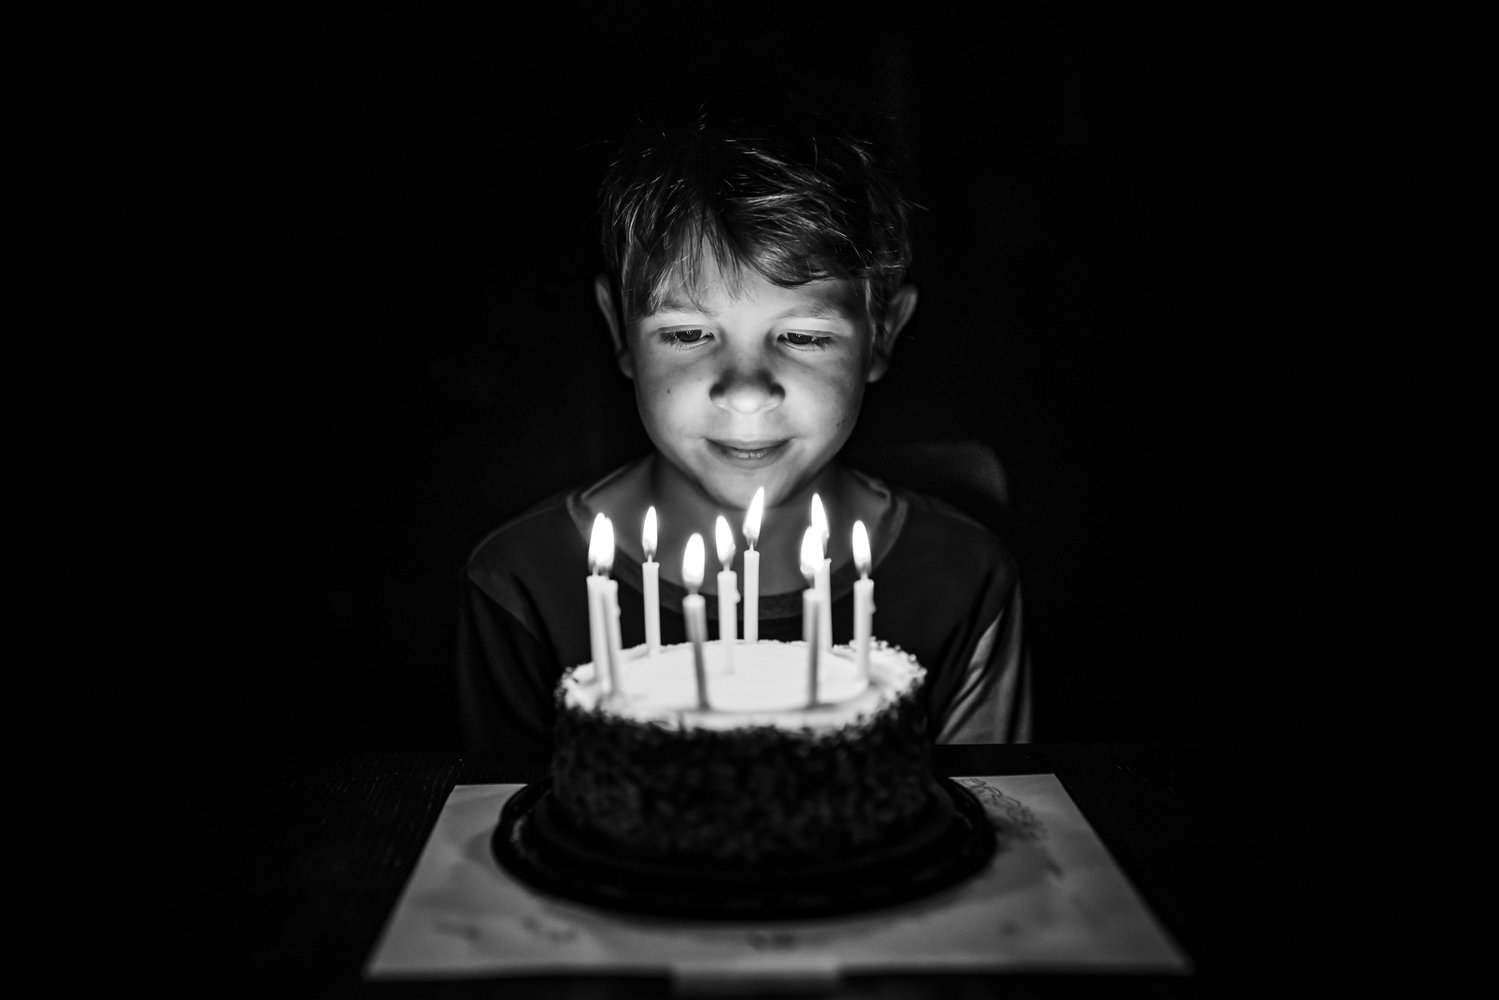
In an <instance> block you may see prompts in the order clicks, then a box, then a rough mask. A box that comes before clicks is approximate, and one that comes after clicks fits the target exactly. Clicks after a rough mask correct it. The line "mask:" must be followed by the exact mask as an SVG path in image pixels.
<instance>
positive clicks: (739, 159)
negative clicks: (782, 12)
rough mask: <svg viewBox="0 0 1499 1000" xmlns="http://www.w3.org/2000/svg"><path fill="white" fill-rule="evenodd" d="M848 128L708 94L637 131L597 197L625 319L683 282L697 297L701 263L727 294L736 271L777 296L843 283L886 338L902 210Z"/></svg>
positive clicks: (866, 146) (789, 96) (827, 114)
mask: <svg viewBox="0 0 1499 1000" xmlns="http://www.w3.org/2000/svg"><path fill="white" fill-rule="evenodd" d="M848 120H849V119H847V118H846V117H843V116H842V115H841V114H840V113H839V112H835V111H834V110H833V109H832V108H831V107H830V106H826V105H823V106H819V105H815V104H814V103H813V102H811V101H809V100H806V99H804V97H803V96H802V95H799V94H794V93H775V94H763V93H762V94H760V95H757V96H756V98H755V99H754V100H753V101H752V102H744V101H742V100H739V99H736V98H735V97H734V96H732V95H730V96H727V97H720V98H712V97H710V98H706V99H703V100H701V101H700V102H698V103H696V104H694V105H693V106H692V107H691V108H689V109H688V110H687V113H686V114H685V115H680V114H679V115H677V116H676V117H675V118H674V119H673V118H672V117H667V118H665V119H664V120H663V119H653V120H652V121H651V122H649V123H647V124H645V125H644V126H643V127H640V128H638V129H637V131H636V134H635V135H634V136H633V137H631V138H630V139H628V140H627V141H626V142H625V143H624V144H623V146H622V147H621V149H620V151H619V153H618V155H617V156H616V157H615V159H614V161H613V163H612V164H611V166H610V168H609V170H608V172H607V175H606V177H605V179H604V182H603V185H602V187H601V189H600V198H599V201H600V215H601V218H602V223H603V245H604V257H605V261H606V263H607V264H608V267H609V271H610V273H611V275H612V277H613V278H614V280H615V281H616V282H617V285H618V287H617V290H618V293H619V301H620V307H621V309H622V311H623V317H622V318H623V319H625V320H629V319H631V318H634V317H639V316H642V315H648V314H649V313H651V312H654V311H655V310H656V309H657V308H659V307H660V304H661V302H662V300H663V298H664V297H665V296H666V295H667V294H668V293H669V292H670V291H671V290H672V289H673V287H674V286H675V285H677V284H678V283H679V282H680V284H681V287H682V288H683V289H684V290H685V291H686V293H687V294H688V295H690V296H695V295H696V294H697V291H698V288H699V287H700V285H699V283H700V281H701V280H702V278H703V276H704V275H703V272H702V270H701V269H702V268H703V267H705V266H706V265H707V263H708V260H709V258H711V262H712V264H713V265H715V266H716V267H717V269H718V272H719V273H720V274H722V275H723V276H724V279H725V280H726V281H728V282H729V283H730V287H731V288H732V287H733V284H734V282H735V281H736V279H737V278H738V277H739V276H740V275H742V274H743V273H744V270H743V269H744V268H745V267H749V268H753V269H754V270H755V271H757V272H759V273H760V274H761V275H762V276H764V278H765V279H766V280H767V281H770V282H772V283H774V284H776V285H780V286H782V287H794V286H798V285H803V284H806V283H808V282H811V281H817V280H819V279H824V278H841V279H849V280H852V281H854V282H856V283H857V284H859V285H861V286H862V288H863V292H864V300H865V306H866V308H867V309H868V310H869V314H870V316H871V317H872V318H873V320H874V322H875V324H876V329H877V330H882V329H883V325H884V316H885V307H886V305H887V304H888V303H889V301H890V297H891V295H893V294H894V292H895V291H896V289H898V288H899V287H900V285H901V283H902V281H903V280H904V278H905V275H906V272H907V270H908V269H909V267H910V264H911V245H910V242H911V241H910V232H909V223H908V208H907V203H906V201H905V200H904V199H903V198H902V196H901V194H900V191H899V189H898V188H897V186H896V184H895V180H894V178H893V176H892V174H891V173H890V171H889V170H888V169H887V168H886V167H885V166H884V165H883V164H882V163H880V162H879V161H878V160H877V159H876V157H875V153H874V149H873V145H872V144H871V143H870V142H869V141H868V140H866V139H864V138H861V137H860V136H859V135H858V134H857V133H856V132H855V131H854V129H853V128H852V127H851V126H850V125H849V124H847V122H848ZM708 273H711V272H708Z"/></svg>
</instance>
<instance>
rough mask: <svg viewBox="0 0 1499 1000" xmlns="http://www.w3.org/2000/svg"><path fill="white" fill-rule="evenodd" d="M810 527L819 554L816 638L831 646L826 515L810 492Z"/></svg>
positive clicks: (819, 498) (831, 599) (815, 496)
mask: <svg viewBox="0 0 1499 1000" xmlns="http://www.w3.org/2000/svg"><path fill="white" fill-rule="evenodd" d="M812 527H813V529H814V530H815V531H816V532H817V544H818V551H819V552H820V553H821V555H820V556H819V557H818V559H817V564H816V566H815V569H816V573H817V578H816V582H815V586H816V587H817V599H818V615H819V618H818V622H817V629H818V632H819V634H820V636H821V638H820V639H819V640H818V641H819V642H820V643H821V644H822V648H823V649H825V650H826V649H832V648H833V584H832V578H833V561H832V560H831V559H829V558H828V515H827V513H826V512H825V511H824V510H823V509H822V498H821V497H819V496H818V495H817V494H816V493H813V494H812Z"/></svg>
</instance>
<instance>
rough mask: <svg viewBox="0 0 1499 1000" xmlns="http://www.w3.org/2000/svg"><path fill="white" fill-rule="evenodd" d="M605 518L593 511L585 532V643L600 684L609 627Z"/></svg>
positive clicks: (607, 656)
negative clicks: (606, 617) (589, 530)
mask: <svg viewBox="0 0 1499 1000" xmlns="http://www.w3.org/2000/svg"><path fill="white" fill-rule="evenodd" d="M608 523H609V519H608V518H607V517H605V516H604V515H603V514H598V515H595V517H594V519H593V532H592V533H591V534H590V535H589V536H588V646H589V650H590V655H591V656H592V657H593V677H594V680H595V681H597V682H598V683H599V684H600V685H601V686H607V684H608V683H609V682H608V680H607V679H606V677H605V673H606V671H607V664H608V662H609V630H608V627H607V626H606V624H605V622H604V593H603V584H604V562H605V560H606V556H607V545H608V542H607V539H606V531H607V529H606V527H605V526H606V525H607V524H608Z"/></svg>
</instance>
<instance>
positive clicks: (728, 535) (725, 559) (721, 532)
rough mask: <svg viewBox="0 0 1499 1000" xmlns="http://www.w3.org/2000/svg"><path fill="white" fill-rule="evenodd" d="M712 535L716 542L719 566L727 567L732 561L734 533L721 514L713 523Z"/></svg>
mask: <svg viewBox="0 0 1499 1000" xmlns="http://www.w3.org/2000/svg"><path fill="white" fill-rule="evenodd" d="M713 536H714V538H715V540H716V541H717V542H718V562H719V566H720V567H721V568H723V569H728V568H729V566H730V565H732V564H733V562H734V533H733V532H732V531H730V530H729V522H728V521H727V520H725V519H724V516H723V515H722V514H720V515H718V520H717V521H715V522H714V523H713Z"/></svg>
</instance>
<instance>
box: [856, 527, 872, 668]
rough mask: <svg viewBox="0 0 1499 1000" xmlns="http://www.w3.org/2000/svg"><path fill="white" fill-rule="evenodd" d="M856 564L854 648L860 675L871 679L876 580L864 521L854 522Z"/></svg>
mask: <svg viewBox="0 0 1499 1000" xmlns="http://www.w3.org/2000/svg"><path fill="white" fill-rule="evenodd" d="M853 543H854V565H856V566H858V567H859V579H858V581H856V582H855V583H854V648H855V650H857V652H858V657H859V676H860V677H862V678H864V679H865V680H866V681H867V680H869V646H870V639H871V638H872V637H873V635H874V581H873V580H871V579H870V578H869V566H870V562H871V556H870V551H869V531H868V530H867V529H866V528H865V527H864V522H863V521H855V522H854V538H853Z"/></svg>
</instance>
